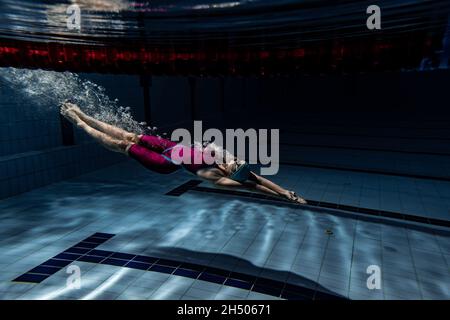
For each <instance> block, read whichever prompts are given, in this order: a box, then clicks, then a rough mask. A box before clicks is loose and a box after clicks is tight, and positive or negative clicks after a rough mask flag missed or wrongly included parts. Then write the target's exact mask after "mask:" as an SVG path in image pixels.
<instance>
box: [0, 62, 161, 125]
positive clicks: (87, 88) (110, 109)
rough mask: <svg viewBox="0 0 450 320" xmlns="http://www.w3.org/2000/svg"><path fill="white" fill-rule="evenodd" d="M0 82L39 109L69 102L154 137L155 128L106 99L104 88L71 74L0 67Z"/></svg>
mask: <svg viewBox="0 0 450 320" xmlns="http://www.w3.org/2000/svg"><path fill="white" fill-rule="evenodd" d="M0 80H3V81H2V82H3V83H5V84H6V85H8V86H10V87H11V89H12V90H15V91H18V92H19V94H20V95H21V96H22V98H27V99H29V100H30V101H32V102H33V104H36V105H37V106H38V107H39V108H41V109H42V108H47V109H53V108H59V106H60V105H61V103H63V102H64V101H66V100H69V101H70V102H72V103H75V104H77V105H78V106H79V107H80V109H81V110H83V111H84V112H85V113H86V114H88V115H90V116H92V117H94V118H96V119H98V120H101V121H104V122H107V123H109V124H112V125H115V126H118V127H120V128H123V129H125V130H127V131H130V132H135V133H138V134H143V133H147V134H149V133H153V134H154V132H153V131H154V130H155V129H156V128H150V127H148V126H147V124H146V123H144V122H138V121H136V120H135V119H134V118H133V116H132V114H131V112H130V108H129V107H125V106H121V105H120V104H119V101H118V100H117V99H115V100H112V99H110V98H109V97H108V95H107V94H106V92H105V88H103V87H102V86H100V85H98V84H96V83H94V82H92V81H89V80H83V79H81V78H80V77H79V76H78V75H77V74H74V73H71V72H55V71H44V70H28V69H16V68H0Z"/></svg>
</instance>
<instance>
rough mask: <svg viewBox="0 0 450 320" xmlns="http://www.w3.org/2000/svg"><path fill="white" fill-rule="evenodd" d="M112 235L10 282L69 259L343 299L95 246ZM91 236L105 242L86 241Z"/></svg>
mask: <svg viewBox="0 0 450 320" xmlns="http://www.w3.org/2000/svg"><path fill="white" fill-rule="evenodd" d="M113 236H114V235H113V234H107V233H95V234H94V235H92V236H90V237H89V238H87V239H85V240H83V241H81V242H79V243H77V244H76V245H74V246H73V247H71V248H69V249H67V250H65V251H64V252H62V253H60V254H57V255H56V256H54V257H53V258H50V259H48V260H47V261H45V262H43V263H42V264H41V265H39V266H37V267H34V268H33V269H31V270H29V271H28V272H26V273H24V274H23V275H21V276H19V277H17V278H16V279H14V280H13V281H14V282H26V283H40V282H42V281H44V280H45V279H47V278H48V277H50V276H51V275H53V274H55V273H56V272H58V271H59V270H61V269H62V268H64V267H65V266H67V265H69V264H71V263H72V262H75V261H83V262H89V263H97V264H105V265H112V266H117V267H125V268H131V269H138V270H145V271H153V272H160V273H166V274H173V275H177V276H181V277H186V278H192V279H198V280H203V281H207V282H210V283H216V284H223V285H225V286H229V287H234V288H239V289H245V290H249V291H254V292H259V293H264V294H267V295H271V296H275V297H281V298H283V299H288V300H313V299H322V300H324V299H345V298H343V297H340V296H337V295H335V294H332V293H326V292H321V291H319V290H313V289H308V288H304V287H301V286H296V285H293V284H289V283H285V282H281V281H276V280H271V279H265V278H261V277H255V276H251V275H247V274H244V273H239V272H231V271H228V270H224V269H220V268H211V267H206V266H202V265H198V264H193V263H186V262H180V261H175V260H170V259H160V258H156V257H150V256H142V255H134V254H129V253H122V252H114V251H106V250H98V249H95V248H96V247H97V246H98V245H100V244H102V243H104V242H105V241H107V240H108V239H110V238H112V237H113ZM94 238H96V239H101V240H104V241H92V242H91V241H89V240H92V239H94ZM88 242H89V243H96V244H97V246H95V247H94V248H91V249H89V248H83V249H81V248H79V245H80V244H84V243H88ZM75 249H80V250H75ZM74 252H75V253H74Z"/></svg>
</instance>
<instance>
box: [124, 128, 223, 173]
mask: <svg viewBox="0 0 450 320" xmlns="http://www.w3.org/2000/svg"><path fill="white" fill-rule="evenodd" d="M177 145H178V143H176V142H173V141H170V140H167V139H164V138H161V137H156V136H147V135H143V136H142V137H141V139H140V140H139V142H138V143H136V144H133V145H132V146H131V147H130V148H129V149H128V155H129V156H130V157H131V158H133V159H135V160H137V161H138V162H139V163H141V164H142V165H143V166H144V167H146V168H147V169H149V170H152V171H155V172H158V173H165V174H167V173H172V172H175V171H177V170H178V169H180V168H181V167H183V168H185V169H186V170H188V171H189V172H191V173H193V174H196V172H197V171H198V170H200V169H203V168H207V167H212V166H215V165H214V164H212V165H211V164H207V163H206V162H205V161H204V155H203V151H202V149H200V148H197V147H182V149H181V150H180V151H179V155H180V156H182V155H183V152H184V151H185V150H187V151H190V152H191V153H190V157H191V159H194V157H195V156H197V157H200V159H201V162H202V163H201V164H194V160H192V161H191V164H187V163H182V164H177V163H175V162H174V161H173V160H172V159H173V157H172V151H173V148H174V147H175V146H177ZM177 149H178V148H177ZM199 153H201V154H199Z"/></svg>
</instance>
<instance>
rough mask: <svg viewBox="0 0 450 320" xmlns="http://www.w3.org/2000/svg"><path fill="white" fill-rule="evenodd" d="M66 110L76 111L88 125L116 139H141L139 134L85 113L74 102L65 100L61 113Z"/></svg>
mask: <svg viewBox="0 0 450 320" xmlns="http://www.w3.org/2000/svg"><path fill="white" fill-rule="evenodd" d="M64 112H73V113H75V114H76V115H77V116H78V117H79V118H80V120H82V121H83V122H85V123H86V124H87V125H88V126H90V127H92V128H94V129H96V130H98V131H101V132H103V133H106V134H107V135H109V136H111V137H113V138H115V139H118V140H126V141H130V142H133V143H138V141H139V136H138V135H137V134H135V133H132V132H128V131H126V130H123V129H122V128H119V127H115V126H113V125H110V124H108V123H106V122H103V121H100V120H97V119H95V118H93V117H90V116H88V115H87V114H85V113H84V112H83V111H81V110H80V108H79V107H78V106H77V105H75V104H73V103H70V102H64V103H63V105H62V107H61V113H63V114H64Z"/></svg>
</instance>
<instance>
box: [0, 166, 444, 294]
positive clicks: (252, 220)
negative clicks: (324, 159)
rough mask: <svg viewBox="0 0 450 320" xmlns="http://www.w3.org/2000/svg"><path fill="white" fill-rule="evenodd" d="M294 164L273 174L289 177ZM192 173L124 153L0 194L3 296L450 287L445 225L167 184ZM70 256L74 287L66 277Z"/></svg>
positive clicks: (178, 182) (434, 291)
mask: <svg viewBox="0 0 450 320" xmlns="http://www.w3.org/2000/svg"><path fill="white" fill-rule="evenodd" d="M289 170H291V169H289V168H284V169H283V173H284V176H283V175H281V176H280V179H281V181H280V182H284V183H286V184H287V185H289V186H290V187H293V188H295V183H293V182H292V183H289V181H286V179H287V178H286V176H288V175H286V172H289ZM292 170H294V169H292ZM292 172H293V171H292ZM193 178H194V177H193V176H191V175H189V174H187V173H185V172H177V173H174V174H171V175H167V176H166V175H158V174H154V173H152V172H149V171H147V170H145V169H143V168H142V167H140V166H139V165H138V164H136V163H134V162H131V161H125V162H123V163H120V164H117V165H114V166H111V167H108V168H105V169H102V170H99V171H95V172H91V173H89V174H86V175H82V176H79V177H77V178H74V179H71V180H66V181H63V182H60V183H55V184H52V185H50V186H47V187H43V188H40V189H35V190H33V191H31V192H28V193H24V194H22V195H19V196H15V197H12V198H8V199H4V200H2V201H0V223H1V225H2V233H1V234H0V256H1V257H2V258H1V259H0V270H1V272H0V281H1V282H0V298H1V299H194V300H195V299H244V300H245V299H248V300H252V299H291V298H293V299H296V298H298V299H303V298H304V299H320V298H345V299H450V267H449V266H450V229H448V228H444V227H438V226H434V225H429V224H420V223H413V222H407V221H397V220H395V219H384V218H382V219H380V218H374V217H370V216H368V215H363V214H357V213H344V212H339V211H336V210H331V209H321V208H317V207H300V206H298V207H296V206H291V205H285V204H284V203H281V202H276V201H271V200H262V199H256V198H255V199H253V198H249V197H242V196H239V195H232V194H216V193H213V192H205V191H203V192H200V191H198V190H189V191H187V192H184V193H180V194H178V195H177V194H175V195H166V193H167V192H169V191H171V190H173V189H175V188H177V187H179V186H180V185H183V184H184V183H186V182H188V181H190V180H192V179H193ZM199 186H207V187H210V186H209V185H208V184H207V183H205V182H202V183H201V184H200V185H199ZM83 240H85V241H83ZM87 247H88V248H87ZM69 248H72V249H69ZM74 248H75V249H74ZM77 248H78V249H77ZM68 249H69V250H68ZM92 250H96V251H92ZM64 251H66V253H65V254H63V255H61V253H63V252H64ZM55 256H59V258H55V259H53V260H51V261H53V262H52V263H54V264H55V265H53V266H48V263H49V262H48V261H50V260H49V259H51V258H52V257H55ZM67 256H71V257H72V258H71V259H68V258H64V257H67ZM81 256H83V258H80V257H81ZM61 257H62V258H61ZM79 258H80V259H79ZM54 260H58V261H56V263H55V261H54ZM50 264H51V263H50ZM38 266H40V268H38V269H34V268H36V267H38ZM71 266H72V268H71ZM73 266H75V268H77V269H78V270H79V271H80V278H79V279H80V281H81V282H80V287H79V288H74V287H73V286H71V285H69V284H70V281H71V279H73V277H71V276H72V275H73V274H71V273H70V272H73ZM52 268H53V269H52ZM55 268H57V269H55ZM368 268H369V270H374V268H375V269H379V271H380V272H379V273H377V272H376V274H378V275H380V277H379V278H377V279H376V282H377V283H379V284H380V286H379V289H378V288H372V289H369V287H370V285H369V286H368V279H369V277H371V275H372V274H371V273H370V272H368ZM33 269H34V270H35V271H34V272H28V271H30V270H33ZM200 269H201V270H200ZM48 270H53V271H51V272H50V271H48ZM24 274H25V275H26V274H28V276H25V277H24V278H19V277H21V276H23V275H24ZM30 274H31V276H30ZM246 277H247V278H246ZM15 279H16V280H17V279H19V280H24V281H13V280H15ZM249 279H250V280H249ZM371 279H373V277H372V278H371ZM33 282H35V283H33ZM369 282H370V281H369ZM291 288H293V289H292V290H291ZM289 292H291V293H292V292H297V293H299V294H298V295H289V294H288V293H289Z"/></svg>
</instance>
